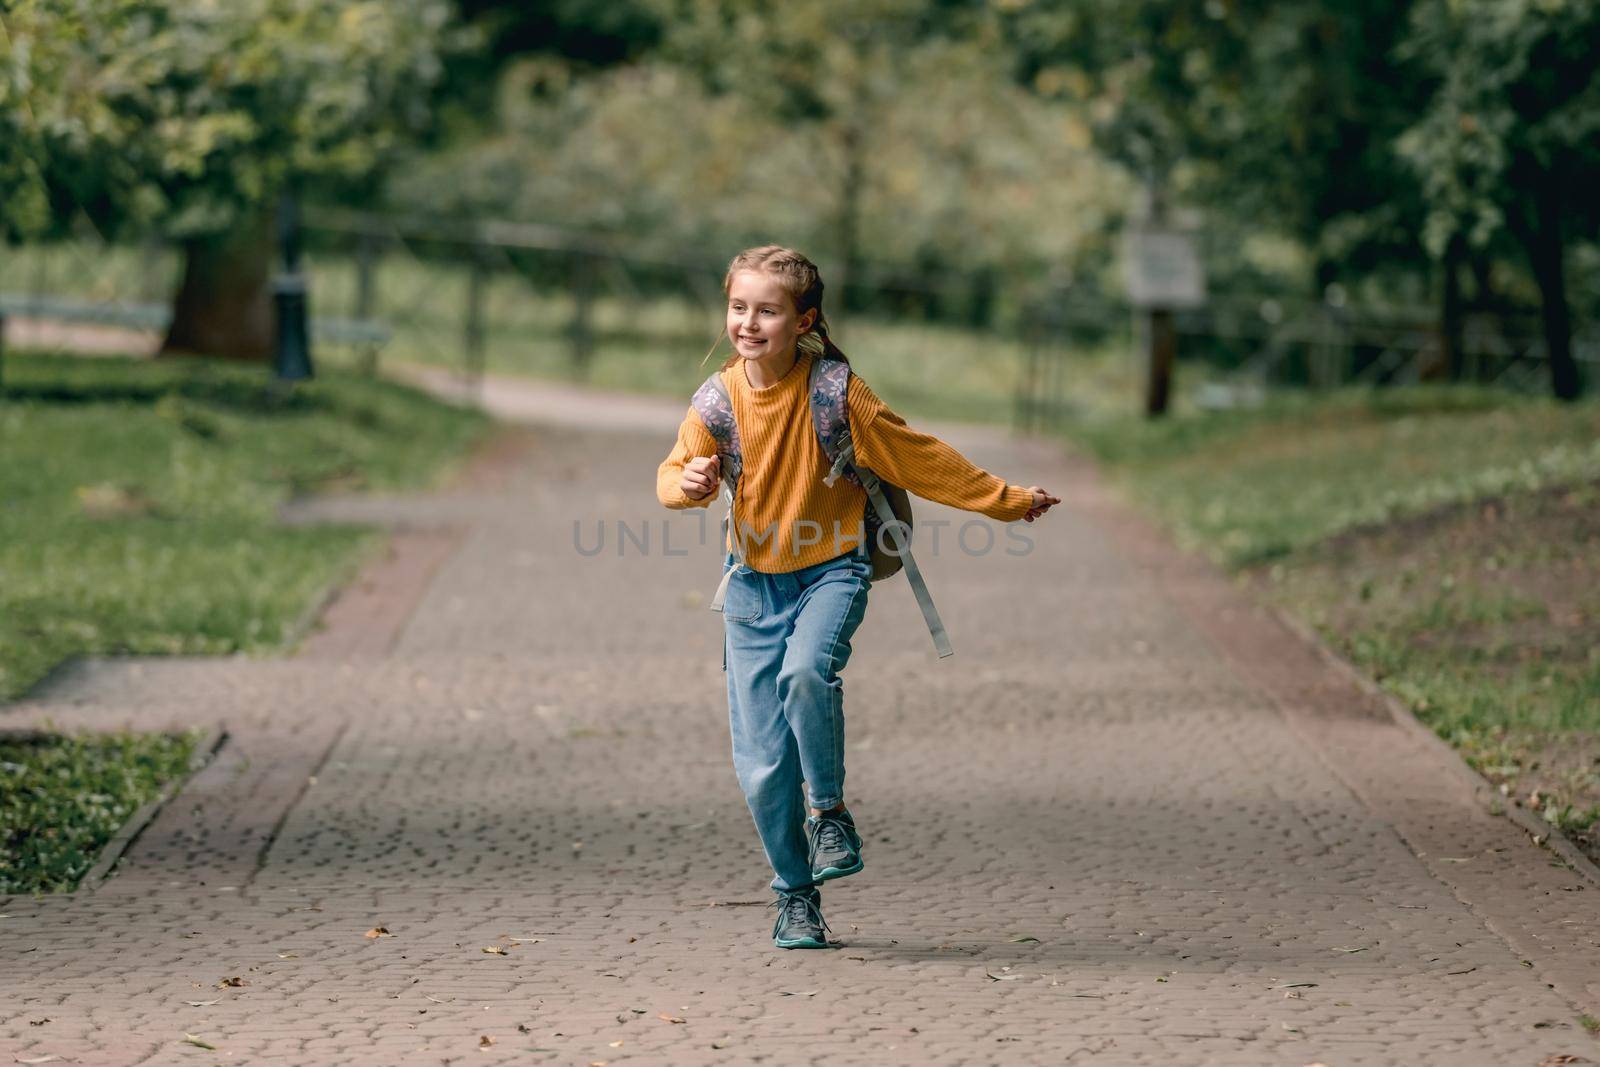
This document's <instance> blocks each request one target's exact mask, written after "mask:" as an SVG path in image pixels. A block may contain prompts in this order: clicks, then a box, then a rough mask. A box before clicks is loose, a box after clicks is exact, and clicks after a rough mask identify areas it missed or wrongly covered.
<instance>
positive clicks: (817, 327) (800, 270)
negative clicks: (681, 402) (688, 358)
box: [700, 245, 850, 370]
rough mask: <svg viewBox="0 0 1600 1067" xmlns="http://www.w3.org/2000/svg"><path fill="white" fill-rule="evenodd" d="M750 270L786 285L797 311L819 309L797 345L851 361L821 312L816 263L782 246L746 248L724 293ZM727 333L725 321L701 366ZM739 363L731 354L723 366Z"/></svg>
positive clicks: (724, 283)
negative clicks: (829, 333)
mask: <svg viewBox="0 0 1600 1067" xmlns="http://www.w3.org/2000/svg"><path fill="white" fill-rule="evenodd" d="M747 270H748V271H755V272H757V273H760V274H767V275H770V276H771V277H772V278H773V279H774V280H775V281H776V282H777V283H778V284H779V285H780V286H782V287H783V291H784V292H786V293H788V294H789V299H791V300H793V301H794V307H795V311H796V312H798V313H799V314H801V315H804V314H805V313H806V312H808V311H812V310H815V311H816V313H817V317H816V319H815V321H813V322H812V323H811V328H810V329H808V330H807V331H806V332H805V333H803V334H801V335H800V337H799V339H798V340H797V341H796V347H798V348H799V349H800V350H801V351H803V352H810V353H812V354H813V355H816V356H821V357H822V358H824V359H836V360H838V361H839V362H841V363H849V362H850V360H849V359H848V358H847V357H846V356H845V354H844V353H843V352H841V351H839V346H838V345H836V344H834V343H833V339H832V338H830V337H829V336H828V319H827V316H825V315H824V314H823V313H822V274H821V272H819V271H818V270H817V265H816V264H815V263H813V262H811V261H810V260H809V259H807V258H806V257H805V256H803V255H801V254H800V253H799V252H796V251H795V250H794V249H792V248H784V247H783V246H782V245H762V246H761V247H760V248H747V249H745V250H744V251H743V252H740V253H739V254H738V255H736V256H734V257H733V261H732V262H730V263H729V264H728V273H727V274H726V275H724V276H723V279H722V294H723V295H724V296H727V295H728V293H729V292H730V291H731V290H732V289H733V276H734V275H735V274H738V273H740V272H741V271H747ZM727 332H728V326H727V322H726V320H724V322H723V325H722V329H720V330H718V331H717V339H716V340H715V341H713V342H712V343H711V351H709V352H707V353H706V355H705V359H702V360H701V361H700V365H701V366H705V362H706V360H707V359H710V358H711V353H712V352H715V351H716V350H717V345H719V344H721V343H722V338H723V337H724V336H726V334H727ZM737 362H739V354H738V353H737V352H735V353H734V354H733V355H731V356H729V357H728V359H727V361H726V362H724V363H723V364H722V367H723V369H724V370H726V369H727V368H729V367H731V366H733V365H734V364H736V363H737Z"/></svg>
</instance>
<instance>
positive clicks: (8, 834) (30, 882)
mask: <svg viewBox="0 0 1600 1067" xmlns="http://www.w3.org/2000/svg"><path fill="white" fill-rule="evenodd" d="M4 373H5V379H4V387H3V390H0V454H3V455H4V456H5V457H6V462H5V464H4V465H0V701H3V700H5V699H9V698H14V697H18V696H21V695H22V694H24V693H25V692H26V691H27V690H28V689H29V687H31V686H32V685H33V684H34V683H35V682H37V681H38V680H39V679H40V678H42V677H43V676H44V675H45V674H47V673H48V672H49V671H50V670H51V669H52V668H53V667H54V666H55V665H56V664H58V663H60V662H61V661H63V660H65V659H67V658H69V657H72V656H79V655H89V654H101V655H104V654H121V653H141V654H157V655H159V654H175V653H226V652H259V651H266V650H272V649H277V648H280V647H282V646H283V645H284V643H285V642H286V641H289V640H292V639H293V638H294V637H295V636H297V626H298V625H300V624H302V623H304V622H306V621H308V619H307V616H308V613H309V612H310V610H311V609H312V608H313V607H314V606H315V605H316V604H317V603H318V601H319V598H320V597H321V596H322V595H323V594H324V593H325V592H326V591H327V590H328V589H329V588H330V587H331V586H333V585H335V584H337V583H338V582H339V581H341V580H342V579H344V578H346V577H348V576H349V575H350V574H352V573H353V571H354V569H355V567H356V566H357V565H358V564H359V563H360V561H361V560H362V559H363V557H364V555H365V553H367V552H368V551H369V550H370V549H371V548H372V547H373V546H374V545H376V543H377V539H378V536H379V535H378V534H377V533H376V532H375V531H372V530H367V529H363V528H360V527H353V526H325V527H286V526H280V525H278V523H277V521H276V514H277V508H278V505H279V504H281V503H282V502H284V501H285V500H287V499H289V498H290V497H292V496H294V495H296V494H302V493H309V492H316V491H318V490H323V489H340V490H356V489H366V488H374V489H399V488H410V487H416V486H423V485H427V484H429V483H431V482H434V481H437V480H438V479H439V478H441V477H443V476H444V475H445V474H446V473H447V472H448V471H449V470H450V469H451V468H452V467H453V466H454V465H455V464H457V463H458V462H459V461H460V460H461V459H462V458H463V456H464V455H465V454H466V452H467V450H468V448H469V447H470V446H471V445H472V444H473V442H474V441H476V440H478V439H479V438H480V437H481V436H482V435H483V433H484V432H485V430H486V428H487V425H488V424H487V422H486V420H485V419H484V418H483V417H482V416H480V415H478V414H476V413H473V412H469V411H465V410H461V409H457V408H453V407H449V406H446V405H444V404H441V403H439V402H437V401H435V400H433V399H431V398H429V397H426V396H424V395H422V394H420V393H417V392H414V391H412V390H409V389H406V388H404V387H401V386H398V385H394V384H391V383H387V382H382V381H371V380H366V379H359V378H355V377H352V376H349V375H343V374H339V373H333V374H329V375H325V376H324V377H322V378H320V379H319V380H317V381H315V382H313V383H309V384H306V385H304V386H301V387H299V388H297V389H295V390H294V391H293V392H292V393H290V394H288V395H284V396H278V395H274V394H272V393H269V392H268V390H267V389H266V385H267V379H266V375H265V371H264V370H263V369H262V368H258V367H245V366H239V365H235V364H228V363H222V362H213V361H201V360H157V361H151V360H131V359H82V358H73V357H68V356H59V355H49V354H25V355H17V354H8V355H7V357H6V360H5V365H4ZM194 742H195V739H194V738H193V737H192V736H169V735H166V734H145V735H140V734H117V735H111V736H95V735H88V734H85V735H82V736H77V737H50V736H45V737H28V738H17V737H0V893H10V892H51V891H59V890H66V889H71V888H72V887H73V886H75V885H76V884H77V881H78V879H80V878H81V877H82V876H83V874H84V873H85V872H86V871H87V870H88V869H89V868H90V867H91V866H92V865H93V864H94V862H95V860H96V858H97V857H98V855H99V853H100V850H101V849H102V848H103V847H104V846H105V844H106V842H107V841H109V840H110V839H111V837H112V836H113V835H114V834H115V833H116V831H117V830H118V828H119V827H121V825H122V824H123V823H124V822H125V821H126V820H127V819H128V817H129V816H130V815H131V814H132V813H133V812H134V811H136V810H137V809H138V808H139V807H140V806H141V805H142V804H144V803H146V802H147V801H149V800H151V799H152V798H154V797H155V796H156V795H158V794H159V792H160V791H161V789H162V788H163V786H164V785H165V784H166V783H167V782H168V781H170V780H172V779H174V778H177V777H180V776H181V775H182V774H183V773H184V772H185V770H186V768H187V766H188V760H189V756H190V754H191V752H192V751H193V746H194Z"/></svg>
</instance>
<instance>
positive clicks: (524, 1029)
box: [517, 1023, 533, 1034]
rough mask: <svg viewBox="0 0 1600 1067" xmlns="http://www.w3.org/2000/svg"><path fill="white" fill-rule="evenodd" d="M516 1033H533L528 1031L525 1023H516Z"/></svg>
mask: <svg viewBox="0 0 1600 1067" xmlns="http://www.w3.org/2000/svg"><path fill="white" fill-rule="evenodd" d="M517 1033H519V1034H531V1033H533V1031H532V1030H530V1029H528V1024H527V1023H518V1024H517Z"/></svg>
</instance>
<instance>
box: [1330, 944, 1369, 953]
mask: <svg viewBox="0 0 1600 1067" xmlns="http://www.w3.org/2000/svg"><path fill="white" fill-rule="evenodd" d="M1371 947H1372V946H1371V945H1362V946H1361V947H1360V948H1345V947H1344V946H1343V945H1339V946H1336V947H1335V948H1334V950H1333V951H1335V952H1343V953H1345V954H1346V955H1354V954H1355V953H1357V952H1365V951H1367V949H1369V948H1371Z"/></svg>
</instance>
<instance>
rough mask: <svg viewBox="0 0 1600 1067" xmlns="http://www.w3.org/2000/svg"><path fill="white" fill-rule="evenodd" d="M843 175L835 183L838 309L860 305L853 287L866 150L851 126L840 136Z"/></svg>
mask: <svg viewBox="0 0 1600 1067" xmlns="http://www.w3.org/2000/svg"><path fill="white" fill-rule="evenodd" d="M843 148H844V175H843V178H842V180H841V181H840V183H839V218H838V232H837V237H836V238H835V240H837V241H838V244H839V260H840V263H841V265H842V266H843V268H844V269H843V271H842V273H843V275H844V276H843V277H842V278H840V279H838V281H837V282H836V284H837V285H838V287H839V289H838V293H839V298H840V303H839V307H840V309H841V310H844V311H850V310H852V309H855V308H859V307H861V306H862V300H861V295H860V294H859V293H858V292H857V291H856V284H857V283H858V282H859V281H860V280H861V194H862V190H863V188H864V186H865V185H866V151H865V145H864V144H863V138H862V136H861V131H860V130H859V129H858V128H857V127H856V126H855V125H854V124H851V125H849V126H846V127H845V129H844V135H843Z"/></svg>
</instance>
